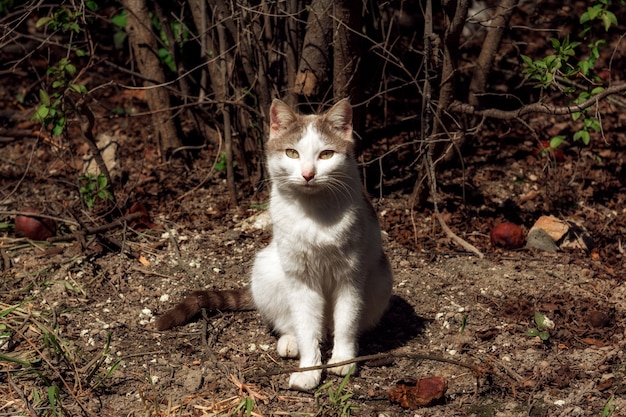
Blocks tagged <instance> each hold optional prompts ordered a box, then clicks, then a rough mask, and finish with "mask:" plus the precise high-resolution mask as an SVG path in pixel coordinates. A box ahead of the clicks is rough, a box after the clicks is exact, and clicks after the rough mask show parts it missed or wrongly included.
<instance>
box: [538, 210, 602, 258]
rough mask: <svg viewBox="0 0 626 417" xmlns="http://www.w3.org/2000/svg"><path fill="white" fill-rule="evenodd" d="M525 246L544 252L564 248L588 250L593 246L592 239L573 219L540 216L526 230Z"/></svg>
mask: <svg viewBox="0 0 626 417" xmlns="http://www.w3.org/2000/svg"><path fill="white" fill-rule="evenodd" d="M526 246H527V247H530V248H535V249H539V250H542V251H546V252H556V251H557V250H558V249H564V248H569V249H582V250H584V251H589V250H591V249H592V248H593V239H592V238H591V235H590V234H589V232H587V230H585V228H584V227H583V226H582V225H579V224H577V223H575V222H573V221H570V220H560V219H557V218H556V217H554V216H541V217H540V218H539V219H538V220H537V221H536V222H535V224H534V225H533V227H532V228H531V229H530V231H529V232H528V238H527V239H526Z"/></svg>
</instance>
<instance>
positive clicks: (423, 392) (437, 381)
mask: <svg viewBox="0 0 626 417" xmlns="http://www.w3.org/2000/svg"><path fill="white" fill-rule="evenodd" d="M447 389H448V382H447V381H446V380H445V379H443V378H442V377H440V376H433V377H430V378H424V379H420V380H419V381H415V380H402V381H398V383H397V384H396V386H395V387H393V388H391V389H390V390H389V400H390V401H391V402H393V403H398V404H400V405H401V406H402V407H404V408H410V409H412V410H415V409H417V408H419V407H426V406H429V405H432V404H434V403H436V402H437V401H438V400H440V399H441V398H443V396H444V395H445V393H446V390H447Z"/></svg>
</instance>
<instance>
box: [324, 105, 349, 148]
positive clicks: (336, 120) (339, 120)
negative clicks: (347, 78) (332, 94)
mask: <svg viewBox="0 0 626 417" xmlns="http://www.w3.org/2000/svg"><path fill="white" fill-rule="evenodd" d="M324 118H325V119H326V121H327V122H329V123H330V125H331V126H332V127H333V129H335V130H337V131H338V132H340V133H341V134H342V135H343V136H344V138H345V139H347V140H349V141H352V106H351V105H350V102H349V101H348V99H347V98H344V99H342V100H339V101H338V102H337V103H336V104H335V105H334V106H333V107H331V108H330V110H328V111H327V112H326V114H325V115H324Z"/></svg>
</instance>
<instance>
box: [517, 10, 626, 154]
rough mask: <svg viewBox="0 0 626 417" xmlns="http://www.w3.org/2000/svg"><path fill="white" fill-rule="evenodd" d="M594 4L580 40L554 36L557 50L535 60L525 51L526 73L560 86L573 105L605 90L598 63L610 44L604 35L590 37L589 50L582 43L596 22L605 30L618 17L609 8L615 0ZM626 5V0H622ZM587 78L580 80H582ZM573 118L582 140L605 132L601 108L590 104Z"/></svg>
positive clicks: (539, 82) (554, 141) (557, 139)
mask: <svg viewBox="0 0 626 417" xmlns="http://www.w3.org/2000/svg"><path fill="white" fill-rule="evenodd" d="M593 3H595V4H592V5H591V6H589V7H588V8H587V10H586V11H585V12H584V13H583V14H582V15H581V16H580V19H579V21H580V23H581V25H582V30H581V31H580V33H579V34H578V37H579V38H580V41H571V40H570V36H569V35H566V36H565V37H564V38H563V39H561V40H559V39H557V38H551V39H550V43H551V45H552V49H553V53H551V54H549V55H547V56H546V57H544V58H541V59H536V60H533V59H532V58H530V57H528V56H526V55H521V58H522V61H523V62H524V65H525V68H524V70H523V73H524V74H525V75H526V77H527V78H528V79H530V80H532V81H534V82H535V83H536V86H537V87H539V88H542V89H557V90H559V91H562V92H563V93H565V94H566V96H568V97H572V96H573V95H574V97H573V98H572V101H571V103H572V104H573V105H577V104H582V103H584V102H585V101H587V100H589V99H591V98H593V97H594V96H596V95H597V94H599V93H601V92H602V91H604V87H603V86H602V83H603V80H602V78H600V77H599V76H598V75H597V74H596V73H595V71H594V65H595V64H596V61H597V60H598V58H600V55H601V48H602V47H603V46H604V45H606V41H605V40H604V39H588V43H587V44H586V47H587V54H585V53H584V52H585V51H583V50H581V47H582V45H583V42H582V41H583V40H585V39H587V38H588V37H590V36H591V35H592V30H593V23H594V22H595V21H600V22H602V26H603V27H604V30H605V31H608V30H609V29H610V28H611V27H612V26H616V25H617V24H618V22H617V17H616V16H615V14H614V13H613V12H612V11H610V10H609V6H610V5H611V3H612V1H611V0H595V1H594V2H593ZM619 3H621V4H622V5H624V4H626V0H619ZM580 79H582V80H584V81H586V84H580V82H579V80H580ZM571 117H572V120H573V121H575V122H576V121H579V122H581V124H580V128H579V129H578V130H577V131H576V132H575V133H574V135H573V136H572V139H573V140H574V141H578V140H580V141H581V142H583V143H584V144H585V145H588V144H589V143H590V142H591V137H592V134H593V133H600V132H602V125H601V121H600V118H599V116H598V114H597V111H596V110H595V109H594V108H591V107H588V108H586V109H584V110H582V111H576V112H572V114H571ZM564 139H565V137H563V136H554V137H553V138H551V140H550V147H551V148H553V149H554V148H556V147H558V146H559V145H560V144H561V143H562V142H563V140H564Z"/></svg>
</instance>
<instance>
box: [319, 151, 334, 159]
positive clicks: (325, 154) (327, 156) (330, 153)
mask: <svg viewBox="0 0 626 417" xmlns="http://www.w3.org/2000/svg"><path fill="white" fill-rule="evenodd" d="M334 154H335V151H331V150H326V151H322V152H320V159H330V158H332V157H333V155H334Z"/></svg>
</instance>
